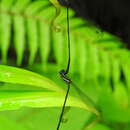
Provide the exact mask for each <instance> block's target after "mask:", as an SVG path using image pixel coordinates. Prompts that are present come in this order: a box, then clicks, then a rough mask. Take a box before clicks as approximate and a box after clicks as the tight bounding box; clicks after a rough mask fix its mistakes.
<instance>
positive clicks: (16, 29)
mask: <svg viewBox="0 0 130 130" xmlns="http://www.w3.org/2000/svg"><path fill="white" fill-rule="evenodd" d="M53 18H55V8H54V7H52V6H51V5H50V3H49V1H46V0H43V1H41V0H36V1H31V0H1V1H0V52H1V61H2V64H14V61H15V58H13V59H12V58H11V55H12V53H14V54H15V55H16V65H18V66H20V65H22V63H24V62H25V63H26V62H28V63H27V64H28V65H29V67H28V68H29V69H31V70H33V71H36V72H37V73H41V74H43V75H46V76H47V77H49V78H51V79H52V80H54V81H55V82H57V83H58V84H60V85H59V86H62V85H63V84H62V83H61V82H60V81H59V79H57V77H56V73H57V72H58V70H60V69H62V68H65V67H66V66H65V65H66V62H67V51H68V50H67V44H66V43H67V38H66V29H67V28H66V10H65V9H64V8H63V9H62V11H61V14H60V16H59V17H58V18H57V19H55V28H52V26H51V24H52V20H53ZM70 21H71V23H70V25H71V26H70V30H71V68H70V70H71V71H70V72H71V74H70V75H71V77H72V79H73V80H74V81H75V82H76V83H77V84H78V85H79V86H81V89H82V90H83V92H84V93H85V94H88V95H89V97H91V98H92V100H93V101H94V102H95V104H96V105H97V108H98V109H99V110H100V111H101V114H102V117H101V123H102V124H104V125H108V126H110V128H113V129H118V130H119V129H120V127H116V126H118V125H119V126H120V124H122V126H123V128H122V127H121V128H122V129H125V128H126V129H127V125H126V124H128V123H129V122H130V109H129V89H130V79H129V77H130V76H129V75H130V70H129V65H130V61H129V57H130V54H129V50H127V49H126V48H125V47H124V46H123V43H122V42H121V41H120V39H119V38H117V37H115V36H112V35H111V34H108V33H107V32H102V31H101V30H100V29H99V28H97V27H95V26H94V24H92V23H91V22H90V21H87V22H86V21H84V20H82V19H80V18H76V17H74V12H73V11H71V12H70ZM8 55H9V56H8ZM39 57H40V58H39ZM36 59H38V60H36ZM50 61H53V62H50ZM26 66H27V65H26ZM2 67H3V66H2ZM5 69H6V68H4V69H2V68H1V69H0V71H1V72H0V78H1V79H0V80H1V81H4V82H5V81H9V80H7V79H5V78H6V77H4V80H2V77H1V74H4V72H3V71H6V70H5ZM9 71H11V68H10V69H9ZM15 72H17V71H15ZM22 72H24V71H20V73H17V74H14V76H20V77H21V75H22ZM30 73H31V72H30ZM28 75H30V74H23V77H24V76H25V77H24V80H25V79H28V80H29V78H31V77H30V76H28ZM32 78H33V77H32ZM19 79H20V78H18V77H17V78H14V79H13V83H20V84H21V82H22V84H25V85H28V83H29V82H28V83H23V81H24V80H23V81H21V80H20V81H18V80H19ZM11 80H12V79H11ZM30 80H31V79H30ZM25 81H26V80H25ZM43 81H44V80H43ZM43 81H40V82H39V83H40V85H42V83H41V82H43ZM39 83H37V81H36V82H35V85H34V86H39V85H38V84H39ZM46 83H48V82H46ZM43 84H45V82H44V83H43ZM29 85H30V84H29ZM1 86H2V85H1ZM3 86H4V85H3ZM5 86H8V87H7V88H8V90H10V91H11V86H15V85H9V84H5ZM5 86H4V87H5ZM16 86H17V87H16V88H17V89H18V85H16ZM44 87H45V86H44ZM46 87H47V86H46ZM53 87H55V85H54V86H53V85H52V88H53ZM30 88H31V89H30ZM30 88H29V89H30V91H29V92H26V94H24V95H19V94H18V92H19V91H18V92H12V91H11V93H10V95H8V92H5V93H2V94H1V97H2V98H4V97H5V96H7V95H8V96H7V97H15V98H16V96H18V97H19V96H23V98H24V96H27V95H30V94H31V95H32V96H36V95H39V96H40V95H41V98H42V99H43V96H42V94H43V93H44V92H37V93H36V92H31V91H32V87H31V86H30ZM48 88H51V87H50V86H48ZM58 88H59V87H58ZM72 89H73V88H72ZM46 93H48V98H49V97H50V98H51V99H49V100H50V101H53V100H52V98H55V94H57V93H50V92H46ZM21 94H22V93H21ZM72 95H73V92H72ZM36 97H37V96H36ZM59 97H62V98H63V95H59ZM76 100H77V99H76ZM79 102H80V101H79ZM35 105H36V104H35ZM40 105H41V103H39V105H38V106H39V107H40ZM55 105H56V104H55ZM36 106H37V105H36ZM33 107H34V104H33ZM80 116H82V115H80ZM100 125H101V124H98V125H97V128H93V129H94V130H96V129H104V130H107V129H109V128H105V126H101V128H100ZM77 128H78V127H77ZM64 129H65V128H64ZM67 129H69V128H67ZM128 129H129V127H128Z"/></svg>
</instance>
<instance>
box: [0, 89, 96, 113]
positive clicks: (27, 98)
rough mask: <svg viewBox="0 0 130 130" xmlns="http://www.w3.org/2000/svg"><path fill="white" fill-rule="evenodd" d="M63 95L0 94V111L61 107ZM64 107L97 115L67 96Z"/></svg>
mask: <svg viewBox="0 0 130 130" xmlns="http://www.w3.org/2000/svg"><path fill="white" fill-rule="evenodd" d="M64 98H65V93H57V92H26V91H25V92H21V91H16V92H6V91H1V92H0V110H2V111H3V110H15V109H19V108H21V107H42V108H43V107H61V106H63V102H64ZM66 106H70V107H78V108H81V109H85V110H87V111H90V112H94V113H96V114H97V112H96V111H94V109H91V108H90V107H89V106H87V105H86V104H84V103H83V102H82V101H81V100H78V99H76V98H74V97H71V96H69V98H68V100H67V104H66Z"/></svg>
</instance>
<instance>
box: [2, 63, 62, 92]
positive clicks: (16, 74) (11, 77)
mask: <svg viewBox="0 0 130 130" xmlns="http://www.w3.org/2000/svg"><path fill="white" fill-rule="evenodd" d="M0 81H1V82H6V83H14V84H23V85H32V86H34V87H42V88H45V89H48V90H51V91H63V90H62V89H61V88H60V87H58V86H57V85H56V84H55V83H54V82H52V81H51V80H49V79H47V78H46V77H43V76H41V75H39V74H36V73H33V72H30V71H27V70H24V69H19V68H15V67H10V66H4V65H0Z"/></svg>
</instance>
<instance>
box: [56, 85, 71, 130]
mask: <svg viewBox="0 0 130 130" xmlns="http://www.w3.org/2000/svg"><path fill="white" fill-rule="evenodd" d="M69 91H70V84H68V89H67V92H66V96H65V100H64V104H63V107H62V111H61V114H60V118H59V122H58V125H57V130H59V128H60V125H61V121H62V118H63V115H64V110H65V106H66V102H67V98H68V95H69Z"/></svg>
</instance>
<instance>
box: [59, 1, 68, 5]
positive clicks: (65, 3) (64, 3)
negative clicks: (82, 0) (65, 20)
mask: <svg viewBox="0 0 130 130" xmlns="http://www.w3.org/2000/svg"><path fill="white" fill-rule="evenodd" d="M58 1H59V3H60V4H61V5H64V6H69V5H70V2H69V0H58Z"/></svg>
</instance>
